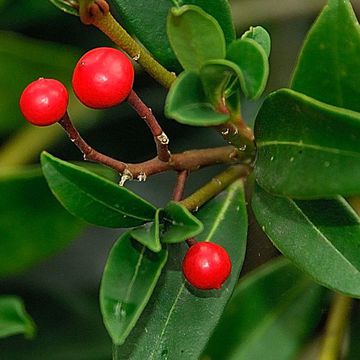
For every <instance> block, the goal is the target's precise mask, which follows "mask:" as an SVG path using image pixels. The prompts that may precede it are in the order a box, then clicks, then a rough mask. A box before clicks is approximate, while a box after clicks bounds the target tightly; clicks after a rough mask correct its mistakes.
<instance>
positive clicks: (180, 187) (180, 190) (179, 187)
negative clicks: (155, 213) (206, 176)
mask: <svg viewBox="0 0 360 360" xmlns="http://www.w3.org/2000/svg"><path fill="white" fill-rule="evenodd" d="M188 175H189V172H188V171H187V170H183V171H179V172H178V174H177V178H176V184H175V188H174V191H173V195H172V199H173V200H174V201H180V200H181V199H182V197H183V195H184V190H185V184H186V180H187V178H188Z"/></svg>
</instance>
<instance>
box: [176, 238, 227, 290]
mask: <svg viewBox="0 0 360 360" xmlns="http://www.w3.org/2000/svg"><path fill="white" fill-rule="evenodd" d="M182 269H183V273H184V276H185V278H186V279H187V280H188V282H189V283H190V284H191V285H193V286H195V287H196V288H198V289H202V290H211V289H220V288H221V285H222V284H223V283H224V282H225V280H226V279H227V278H228V277H229V275H230V272H231V261H230V258H229V255H228V253H227V252H226V250H225V249H224V248H223V247H221V246H220V245H217V244H214V243H211V242H198V243H196V244H195V245H193V246H191V247H190V249H189V250H188V252H187V253H186V255H185V257H184V260H183V264H182Z"/></svg>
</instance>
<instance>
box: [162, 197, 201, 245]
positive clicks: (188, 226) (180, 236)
mask: <svg viewBox="0 0 360 360" xmlns="http://www.w3.org/2000/svg"><path fill="white" fill-rule="evenodd" d="M163 220H164V229H163V231H162V234H161V241H162V242H163V243H169V244H174V243H178V242H182V241H185V240H186V239H188V238H190V237H193V236H196V235H198V234H200V233H201V231H202V230H203V228H204V226H203V224H202V223H201V221H199V220H198V219H197V218H196V217H195V216H194V215H193V214H191V212H190V211H189V210H188V209H186V208H185V207H184V206H183V205H181V204H179V203H177V202H175V201H170V202H169V203H168V204H167V205H166V206H165V208H164V216H163Z"/></svg>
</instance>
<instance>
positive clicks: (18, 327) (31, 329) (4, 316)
mask: <svg viewBox="0 0 360 360" xmlns="http://www.w3.org/2000/svg"><path fill="white" fill-rule="evenodd" d="M18 334H24V335H25V336H26V337H27V338H31V337H33V336H34V334H35V325H34V322H33V321H32V319H31V318H30V316H29V315H28V314H27V312H26V310H25V307H24V304H23V302H22V300H21V299H19V298H18V297H16V296H6V295H2V296H0V338H4V337H8V336H11V335H18Z"/></svg>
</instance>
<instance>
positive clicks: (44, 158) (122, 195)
mask: <svg viewBox="0 0 360 360" xmlns="http://www.w3.org/2000/svg"><path fill="white" fill-rule="evenodd" d="M41 164H42V168H43V173H44V175H45V178H46V180H47V182H48V184H49V186H50V189H51V191H52V192H53V194H54V195H55V196H56V198H57V199H58V200H59V201H60V202H61V204H62V205H63V206H64V207H65V208H66V209H67V210H68V211H69V212H70V213H71V214H73V215H75V216H77V217H79V218H81V219H83V220H85V221H87V222H89V223H91V224H94V225H98V226H105V227H114V228H120V227H133V226H138V225H141V224H143V223H145V222H148V221H152V220H153V219H154V216H155V211H156V209H155V208H154V207H153V206H152V205H151V204H149V203H148V202H147V201H145V200H144V199H142V198H140V197H139V196H137V195H136V194H134V193H132V192H131V191H130V190H127V189H126V188H124V187H120V186H118V185H116V184H115V183H113V182H110V181H108V180H106V179H104V178H102V177H100V176H98V175H96V174H94V173H91V172H89V171H87V170H85V169H84V168H82V167H79V166H76V165H73V164H70V163H68V162H66V161H62V160H60V159H57V158H55V157H54V156H52V155H50V154H48V153H45V152H44V153H42V155H41Z"/></svg>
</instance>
